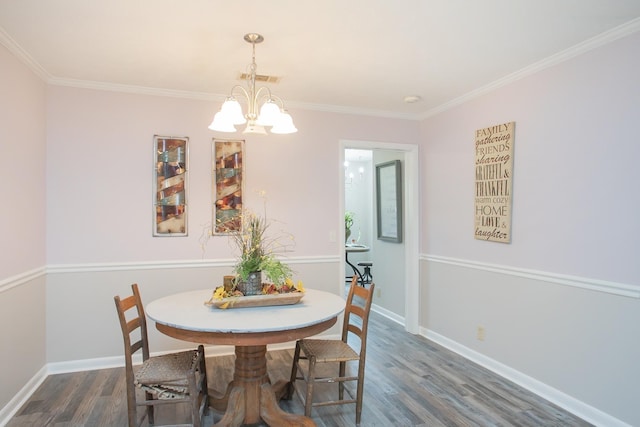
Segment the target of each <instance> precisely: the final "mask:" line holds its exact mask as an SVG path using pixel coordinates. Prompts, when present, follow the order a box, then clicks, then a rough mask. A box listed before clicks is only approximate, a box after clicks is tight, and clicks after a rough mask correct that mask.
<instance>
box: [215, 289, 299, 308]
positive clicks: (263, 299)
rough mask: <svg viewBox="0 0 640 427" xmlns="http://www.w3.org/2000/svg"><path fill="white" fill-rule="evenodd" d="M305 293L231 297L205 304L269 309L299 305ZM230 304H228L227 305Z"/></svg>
mask: <svg viewBox="0 0 640 427" xmlns="http://www.w3.org/2000/svg"><path fill="white" fill-rule="evenodd" d="M303 296H304V292H289V293H286V294H268V295H251V296H246V297H230V298H222V299H213V298H211V299H210V300H209V301H207V302H205V303H204V305H206V306H209V307H215V308H245V307H267V306H270V305H291V304H297V303H298V302H299V301H300V300H301V299H302V297H303ZM227 303H228V304H227Z"/></svg>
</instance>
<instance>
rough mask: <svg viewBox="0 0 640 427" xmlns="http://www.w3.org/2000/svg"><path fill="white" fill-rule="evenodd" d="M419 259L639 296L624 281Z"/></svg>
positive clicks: (639, 288) (637, 290) (638, 291)
mask: <svg viewBox="0 0 640 427" xmlns="http://www.w3.org/2000/svg"><path fill="white" fill-rule="evenodd" d="M421 259H424V260H426V261H430V262H437V263H441V264H451V265H457V266H460V267H466V268H472V269H475V270H484V271H491V272H493V273H500V274H507V275H510V276H518V277H524V278H527V279H533V280H540V281H543V282H548V283H556V284H559V285H564V286H572V287H575V288H580V289H587V290H590V291H597V292H605V293H608V294H613V295H618V296H623V297H629V298H640V286H638V285H628V284H625V283H616V282H610V281H607V280H598V279H589V278H585V277H578V276H569V275H566V274H557V273H550V272H545V271H538V270H529V269H524V268H515V267H509V266H505V265H497V264H488V263H484V262H478V261H469V260H463V259H458V258H449V257H441V256H435V255H422V256H421Z"/></svg>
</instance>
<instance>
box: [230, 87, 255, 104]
mask: <svg viewBox="0 0 640 427" xmlns="http://www.w3.org/2000/svg"><path fill="white" fill-rule="evenodd" d="M236 89H240V90H241V91H242V94H243V95H244V96H245V98H247V101H249V100H250V99H251V96H250V95H249V92H247V90H246V89H245V88H243V87H242V85H235V86H234V87H232V88H231V92H229V93H230V94H231V96H233V91H234V90H236Z"/></svg>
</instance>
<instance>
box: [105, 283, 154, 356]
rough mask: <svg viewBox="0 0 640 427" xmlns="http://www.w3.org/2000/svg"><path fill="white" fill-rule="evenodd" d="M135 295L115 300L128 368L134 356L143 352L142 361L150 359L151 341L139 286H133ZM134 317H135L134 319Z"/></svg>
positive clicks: (116, 297) (117, 297)
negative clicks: (138, 352)
mask: <svg viewBox="0 0 640 427" xmlns="http://www.w3.org/2000/svg"><path fill="white" fill-rule="evenodd" d="M131 288H132V290H133V295H130V296H128V297H126V298H123V299H120V297H119V296H115V297H114V298H113V299H114V301H115V304H116V309H117V311H118V319H119V320H120V329H121V330H122V337H123V338H124V350H125V362H126V365H127V367H129V366H131V365H132V363H133V362H132V360H131V358H132V356H133V354H134V353H136V352H137V351H139V350H142V360H147V359H148V358H149V341H148V338H147V322H146V319H145V314H144V306H143V305H142V300H141V298H140V292H139V290H138V285H137V284H133V285H131ZM132 316H133V317H132ZM138 330H139V331H140V333H139V336H136V337H135V338H133V339H132V334H133V333H136V334H137V332H136V331H138Z"/></svg>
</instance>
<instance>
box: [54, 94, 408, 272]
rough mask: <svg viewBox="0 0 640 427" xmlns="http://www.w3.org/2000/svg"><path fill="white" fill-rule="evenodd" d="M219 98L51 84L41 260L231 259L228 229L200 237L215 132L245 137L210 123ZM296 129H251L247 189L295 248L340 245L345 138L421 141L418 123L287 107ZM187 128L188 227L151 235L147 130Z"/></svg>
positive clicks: (324, 250)
mask: <svg viewBox="0 0 640 427" xmlns="http://www.w3.org/2000/svg"><path fill="white" fill-rule="evenodd" d="M218 108H219V105H218V103H214V102H205V101H200V100H188V99H177V98H167V97H156V96H146V95H134V94H123V93H115V92H106V91H96V90H88V89H76V88H68V87H50V88H49V91H48V102H47V118H48V122H49V125H48V155H47V194H48V205H47V208H48V216H47V221H48V222H47V247H48V252H47V256H48V258H47V262H48V263H49V264H79V263H108V262H141V261H164V260H196V259H201V258H202V257H203V256H204V258H206V259H229V258H232V256H233V252H232V250H231V249H230V247H229V243H228V239H227V238H226V237H216V238H214V239H212V240H210V241H209V243H208V244H207V246H206V253H205V254H204V255H203V253H202V250H201V246H200V243H199V238H200V236H201V233H202V231H203V229H204V227H205V225H206V224H207V223H209V222H210V220H211V207H210V206H211V154H210V153H211V140H212V138H213V137H217V138H234V137H235V138H243V137H244V135H242V133H238V134H222V133H215V132H213V131H210V130H208V129H207V126H208V125H209V123H210V121H211V118H212V115H213V114H214V112H215V111H216V110H217V109H218ZM291 113H292V115H293V116H294V118H295V121H296V125H297V127H298V129H300V131H299V132H298V133H296V134H293V135H284V136H278V135H272V136H267V137H256V136H248V137H246V138H244V139H246V146H245V157H246V159H245V167H246V178H245V179H246V181H245V185H246V186H245V195H246V204H247V206H248V207H250V208H251V209H254V210H257V209H262V201H261V200H260V198H259V197H258V192H259V191H262V190H264V191H266V194H267V199H268V206H267V208H268V216H269V217H270V218H273V219H275V220H278V221H280V222H282V223H283V224H282V225H283V227H284V228H286V230H287V231H288V232H290V233H292V234H293V235H294V236H295V238H296V243H297V245H296V248H295V252H293V253H291V254H290V255H291V256H296V257H297V256H327V255H336V254H338V253H339V246H338V243H339V242H330V241H329V235H330V232H332V231H334V232H337V231H338V230H337V227H338V224H339V215H338V203H339V200H338V185H339V183H338V178H339V173H341V171H342V165H341V164H339V154H340V152H339V144H338V143H339V141H340V140H341V139H350V140H368V141H383V142H397V143H405V144H417V143H418V124H417V123H416V122H413V121H407V120H398V119H381V118H371V117H362V116H357V115H344V114H333V113H322V112H310V111H296V110H292V111H291ZM154 134H159V135H175V136H188V137H189V138H190V153H189V154H190V171H189V174H190V175H189V182H190V184H189V236H188V237H162V238H161V237H155V238H154V237H152V225H151V220H152V208H151V203H152V194H151V192H152V147H153V135H154Z"/></svg>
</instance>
